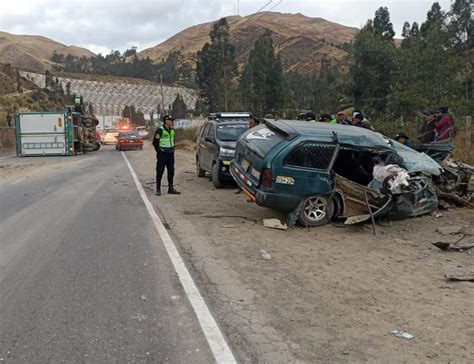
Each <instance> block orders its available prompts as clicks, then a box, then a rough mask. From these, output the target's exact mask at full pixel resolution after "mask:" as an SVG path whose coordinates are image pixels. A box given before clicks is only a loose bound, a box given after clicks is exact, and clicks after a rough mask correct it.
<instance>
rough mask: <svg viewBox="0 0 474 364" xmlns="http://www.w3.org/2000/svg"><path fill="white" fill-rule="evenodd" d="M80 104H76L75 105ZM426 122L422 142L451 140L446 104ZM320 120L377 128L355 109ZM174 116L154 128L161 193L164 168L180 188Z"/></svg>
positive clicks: (311, 117) (309, 115) (252, 121)
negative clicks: (350, 112)
mask: <svg viewBox="0 0 474 364" xmlns="http://www.w3.org/2000/svg"><path fill="white" fill-rule="evenodd" d="M76 101H77V104H82V100H76ZM76 106H77V105H76ZM423 115H424V118H425V120H424V122H423V125H422V127H421V130H420V132H421V134H420V135H419V137H418V138H419V141H420V143H431V142H433V141H443V140H449V139H450V137H451V133H452V130H453V129H454V119H453V117H452V116H451V115H450V114H449V111H448V108H447V107H440V108H439V109H438V110H437V111H436V112H435V111H434V110H433V109H431V108H428V109H426V110H425V111H424V112H423ZM265 119H273V115H270V114H267V115H265ZM298 119H299V120H306V121H314V122H316V115H315V114H314V113H313V112H311V111H310V112H306V113H301V114H299V115H298ZM318 120H319V122H322V123H329V124H341V125H354V126H358V127H361V128H365V129H369V130H374V128H373V127H372V125H371V124H370V122H369V121H368V120H367V119H366V118H365V117H364V115H363V114H362V112H360V111H354V112H353V113H352V120H349V119H348V118H347V117H346V114H345V113H344V112H343V111H340V112H338V113H337V114H336V117H334V118H333V117H332V116H331V115H329V114H322V115H320V116H319V118H318ZM173 121H174V118H173V117H171V115H165V116H164V117H163V126H162V127H161V128H158V129H157V130H156V131H155V134H154V136H153V146H154V147H155V151H156V158H157V163H156V183H157V185H156V192H155V194H156V195H158V196H160V195H161V179H162V177H163V173H164V171H165V168H166V169H167V171H168V193H169V194H174V195H179V194H180V192H179V191H177V190H176V189H175V188H174V185H173V177H174V151H175V145H174V129H173ZM248 122H249V128H253V127H255V126H257V125H258V120H257V119H256V118H255V117H254V116H253V115H250V117H249V121H248ZM395 139H396V140H398V141H399V142H400V143H402V144H406V145H410V144H411V140H410V138H409V137H408V136H407V135H406V134H404V133H400V134H398V135H397V136H396V138H395Z"/></svg>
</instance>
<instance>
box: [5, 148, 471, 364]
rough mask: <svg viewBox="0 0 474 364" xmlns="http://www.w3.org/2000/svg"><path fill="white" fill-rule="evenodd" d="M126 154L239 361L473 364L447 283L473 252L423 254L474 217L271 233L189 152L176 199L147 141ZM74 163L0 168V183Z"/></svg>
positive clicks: (14, 162) (457, 288)
mask: <svg viewBox="0 0 474 364" xmlns="http://www.w3.org/2000/svg"><path fill="white" fill-rule="evenodd" d="M106 148H113V146H111V147H106ZM117 153H118V152H117ZM125 153H126V155H127V157H128V158H129V160H130V162H131V163H132V165H133V167H134V169H135V171H136V172H137V174H138V176H139V178H140V180H141V182H142V184H143V185H144V186H145V187H146V189H147V191H148V192H149V195H150V200H151V201H152V203H153V204H154V205H155V207H156V208H157V210H158V211H159V213H160V214H161V215H162V217H163V219H164V220H165V221H166V223H167V224H168V226H169V228H170V232H171V234H172V235H174V236H175V238H176V241H177V243H178V248H179V250H180V251H181V253H182V255H183V257H184V259H185V260H186V263H187V265H188V267H189V268H190V270H191V272H192V274H193V275H194V277H195V280H196V283H197V285H198V287H199V288H200V290H201V292H202V294H203V295H204V297H205V298H206V300H207V302H208V303H209V305H210V307H211V310H212V311H213V313H214V315H215V317H216V320H217V322H218V323H219V324H220V325H221V328H222V330H223V332H224V333H225V335H226V337H227V338H228V340H229V342H230V345H231V347H232V349H233V350H234V352H235V354H236V356H237V359H238V360H239V361H240V362H249V363H250V362H251V363H256V362H258V363H288V362H298V363H300V362H308V363H309V362H311V363H314V362H347V363H349V362H351V363H354V362H443V363H445V362H455V363H467V362H474V345H473V343H474V310H473V308H474V305H473V302H474V283H471V282H458V283H449V282H447V281H446V279H445V277H444V274H445V273H446V272H449V271H456V270H462V271H473V270H474V256H473V255H471V254H474V249H471V251H466V252H443V251H441V250H439V249H438V248H436V247H434V246H432V244H431V242H432V241H436V240H438V239H440V238H441V239H446V237H445V236H441V235H440V234H439V233H438V232H437V231H436V230H437V228H439V227H443V226H449V225H474V214H473V212H474V210H472V209H467V208H465V209H453V210H452V211H442V214H443V216H442V217H439V218H435V217H432V216H425V217H419V218H414V219H409V220H403V221H393V222H388V221H386V222H385V223H384V225H383V226H382V225H377V236H374V235H373V233H372V230H371V226H370V225H365V226H356V227H350V228H341V227H336V226H333V225H326V226H323V227H319V228H312V229H307V228H302V227H296V228H294V229H290V230H287V231H281V230H273V229H268V228H265V227H263V224H262V220H263V219H264V218H272V217H277V218H282V216H279V214H277V213H276V212H274V211H272V210H269V209H264V208H260V207H258V206H256V205H255V204H253V203H249V202H247V199H246V197H245V195H244V194H242V193H239V194H237V193H236V191H237V188H236V187H235V186H230V187H228V188H225V189H222V190H215V189H214V188H213V186H212V183H211V182H210V181H209V179H208V178H198V177H197V176H196V173H195V166H194V163H193V162H194V155H193V153H192V151H190V148H188V149H187V150H185V151H184V150H178V152H177V156H176V157H177V174H176V182H177V185H176V188H177V189H179V190H180V191H182V193H183V194H182V195H180V196H171V195H166V194H165V195H163V196H161V197H156V196H154V195H153V189H154V162H155V157H154V152H153V150H152V148H151V146H150V145H149V144H148V143H147V144H146V145H145V148H144V150H143V151H129V152H125ZM76 158H79V159H82V158H87V155H86V156H79V157H74V160H76ZM71 160H72V159H70V158H61V157H50V158H16V157H8V158H3V159H0V184H3V183H15V181H17V180H18V179H21V178H27V177H28V176H29V175H31V174H32V173H49V172H50V171H51V169H54V168H68V165H70V164H71V163H70V161H71ZM77 161H78V162H80V160H77ZM163 182H164V183H165V180H164V181H163ZM163 190H164V191H166V187H164V188H163ZM450 239H454V237H450ZM261 249H264V250H265V251H266V252H268V253H269V254H271V260H264V259H263V258H262V255H261V252H260V251H261ZM393 330H406V331H407V332H409V333H411V334H413V335H414V336H415V338H414V339H413V340H408V339H402V338H397V337H395V336H393V335H392V334H390V332H391V331H393Z"/></svg>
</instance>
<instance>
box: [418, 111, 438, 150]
mask: <svg viewBox="0 0 474 364" xmlns="http://www.w3.org/2000/svg"><path fill="white" fill-rule="evenodd" d="M423 116H424V118H425V121H424V122H423V124H422V125H421V128H420V136H419V138H418V139H419V140H420V143H422V144H426V143H431V142H432V141H434V138H435V127H436V115H435V113H434V111H433V110H432V109H431V108H427V109H425V111H423Z"/></svg>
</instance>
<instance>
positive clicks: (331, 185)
mask: <svg viewBox="0 0 474 364" xmlns="http://www.w3.org/2000/svg"><path fill="white" fill-rule="evenodd" d="M230 170H231V174H232V176H233V177H234V179H235V181H236V182H237V184H238V185H239V186H240V187H241V188H242V190H243V191H244V193H245V194H246V195H247V196H248V197H249V198H250V199H251V200H252V201H255V202H256V203H257V204H258V205H260V206H263V207H270V208H273V209H275V210H279V211H281V212H285V213H287V214H288V220H289V221H288V222H289V223H290V224H292V223H294V222H296V221H298V222H299V223H300V224H301V225H304V226H319V225H323V224H325V223H327V222H329V221H330V220H331V219H333V218H345V219H346V223H347V224H352V223H357V222H362V221H366V220H368V219H370V218H372V219H373V218H376V217H382V216H386V217H390V218H404V217H409V216H418V215H422V214H427V213H430V212H433V211H434V210H436V209H437V207H438V194H437V188H436V187H435V185H434V183H433V180H434V179H436V178H442V177H441V176H442V173H443V168H442V167H441V165H440V164H439V163H437V162H436V161H435V160H433V159H432V158H431V157H429V156H428V155H426V154H424V153H419V152H417V151H415V150H413V149H411V148H409V147H407V146H405V145H402V144H400V143H398V142H396V141H394V140H391V139H388V138H386V137H384V136H383V135H381V134H379V133H375V132H372V131H370V130H366V129H363V128H358V127H354V126H346V125H330V124H323V123H314V122H305V121H296V120H265V123H264V124H263V125H260V126H258V127H256V128H253V129H250V130H249V131H247V132H246V133H244V134H243V135H242V136H241V137H240V139H239V141H238V142H237V147H236V153H235V157H234V159H233V161H232V163H231V168H230Z"/></svg>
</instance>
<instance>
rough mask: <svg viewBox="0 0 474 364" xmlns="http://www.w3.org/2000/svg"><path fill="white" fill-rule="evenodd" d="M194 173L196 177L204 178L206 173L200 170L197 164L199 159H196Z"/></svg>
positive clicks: (199, 165) (199, 164)
mask: <svg viewBox="0 0 474 364" xmlns="http://www.w3.org/2000/svg"><path fill="white" fill-rule="evenodd" d="M196 173H197V175H198V177H205V176H206V171H205V170H204V169H202V168H201V162H199V158H196Z"/></svg>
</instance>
